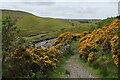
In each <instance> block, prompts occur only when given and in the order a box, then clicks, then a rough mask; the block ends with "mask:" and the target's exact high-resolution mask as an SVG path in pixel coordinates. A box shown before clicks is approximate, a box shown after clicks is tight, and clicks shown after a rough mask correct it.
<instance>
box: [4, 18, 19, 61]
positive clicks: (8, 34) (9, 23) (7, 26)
mask: <svg viewBox="0 0 120 80" xmlns="http://www.w3.org/2000/svg"><path fill="white" fill-rule="evenodd" d="M18 33H19V30H18V29H17V26H15V22H14V21H13V20H12V18H11V17H5V18H3V20H2V53H3V58H2V62H4V60H5V57H6V56H7V55H8V54H9V53H10V52H11V51H12V50H13V49H14V48H15V46H16V42H17V39H19V37H18Z"/></svg>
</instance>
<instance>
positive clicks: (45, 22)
mask: <svg viewBox="0 0 120 80" xmlns="http://www.w3.org/2000/svg"><path fill="white" fill-rule="evenodd" d="M2 14H3V18H4V17H5V16H11V17H12V18H13V19H14V20H15V21H16V25H17V26H18V27H20V28H21V30H22V33H21V34H22V35H24V36H31V35H37V34H41V33H46V32H51V31H57V30H60V29H63V28H70V27H72V25H71V23H70V22H69V21H66V20H59V19H52V18H42V17H38V16H35V15H33V14H30V13H27V12H22V11H11V10H2Z"/></svg>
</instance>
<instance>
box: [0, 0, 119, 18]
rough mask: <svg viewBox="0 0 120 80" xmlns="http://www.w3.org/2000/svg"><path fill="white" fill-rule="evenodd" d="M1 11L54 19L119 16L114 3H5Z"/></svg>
mask: <svg viewBox="0 0 120 80" xmlns="http://www.w3.org/2000/svg"><path fill="white" fill-rule="evenodd" d="M46 1H47V0H46ZM85 1H87V0H85ZM1 9H11V10H22V11H26V12H30V13H33V14H35V15H38V16H41V17H54V18H78V19H79V18H106V17H110V16H116V15H117V14H118V7H117V3H114V2H38V3H37V2H10V3H9V2H4V3H3V6H2V7H1Z"/></svg>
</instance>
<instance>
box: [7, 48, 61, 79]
mask: <svg viewBox="0 0 120 80" xmlns="http://www.w3.org/2000/svg"><path fill="white" fill-rule="evenodd" d="M62 55H63V53H62V52H61V51H59V50H57V49H55V48H54V47H53V48H50V49H48V48H41V47H31V48H30V47H29V48H27V47H26V48H23V47H17V48H16V49H15V50H13V51H12V52H11V53H10V56H9V58H8V59H7V61H8V63H9V68H8V69H9V72H10V73H9V74H7V77H18V78H19V77H24V78H25V77H29V78H30V77H32V76H33V75H32V74H33V73H34V74H35V75H34V77H35V76H36V73H37V72H40V75H39V78H42V77H46V76H47V74H48V72H50V71H52V70H54V69H55V68H56V67H57V64H58V63H59V62H60V59H61V58H62ZM18 72H19V73H18Z"/></svg>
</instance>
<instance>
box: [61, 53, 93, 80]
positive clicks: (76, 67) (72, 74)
mask: <svg viewBox="0 0 120 80" xmlns="http://www.w3.org/2000/svg"><path fill="white" fill-rule="evenodd" d="M79 59H80V58H79V55H73V56H71V57H70V59H69V60H68V61H67V64H66V65H65V69H66V70H67V71H69V74H66V75H64V76H63V78H95V76H93V75H92V74H91V73H90V71H89V70H88V69H87V68H86V67H85V66H84V65H83V63H82V62H80V60H79Z"/></svg>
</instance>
